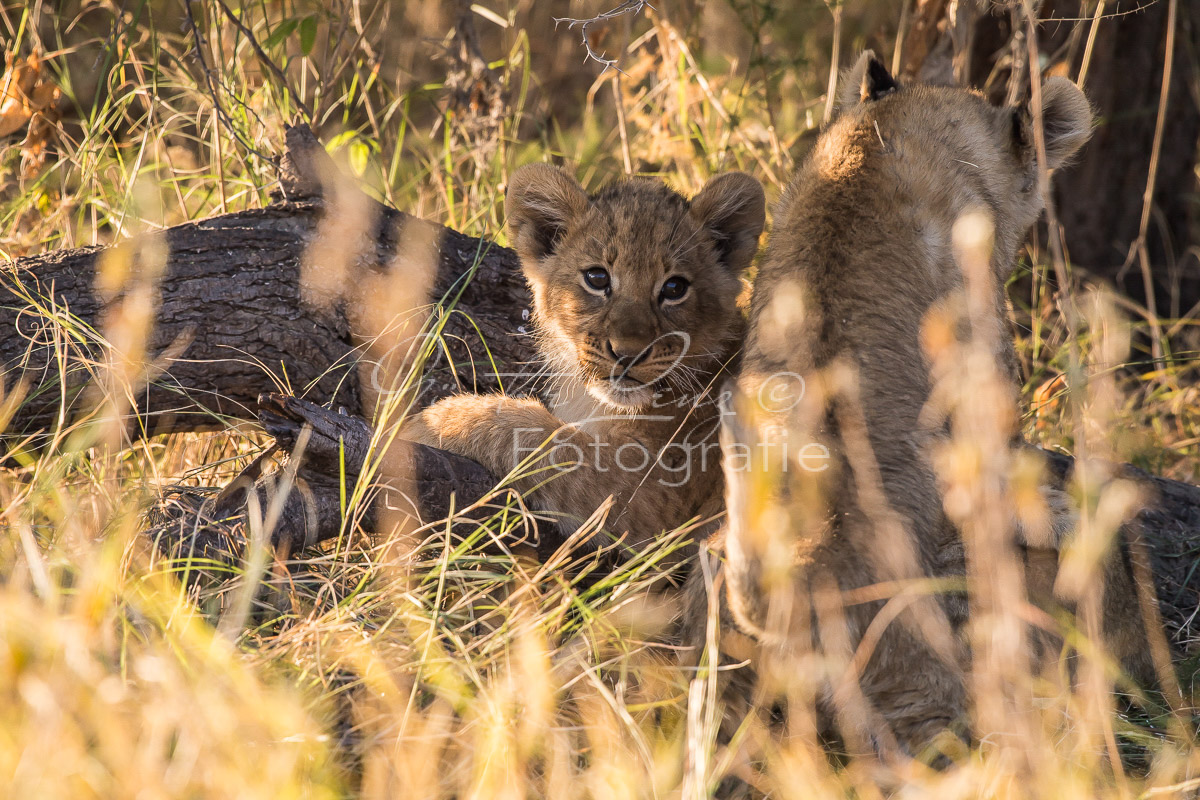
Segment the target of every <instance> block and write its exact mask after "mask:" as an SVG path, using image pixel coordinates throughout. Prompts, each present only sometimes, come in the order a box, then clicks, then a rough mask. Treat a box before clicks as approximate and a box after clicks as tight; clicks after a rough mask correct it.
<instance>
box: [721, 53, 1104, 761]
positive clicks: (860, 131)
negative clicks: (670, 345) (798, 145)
mask: <svg viewBox="0 0 1200 800" xmlns="http://www.w3.org/2000/svg"><path fill="white" fill-rule="evenodd" d="M848 75H849V80H848V81H847V84H846V89H847V91H846V93H845V94H844V95H843V97H842V103H841V110H840V112H839V115H838V117H837V118H836V119H835V120H834V121H833V122H832V123H831V124H830V126H829V127H828V128H827V129H826V130H825V131H824V132H823V133H822V134H821V136H820V138H819V139H818V141H817V142H816V144H815V146H814V148H813V151H812V153H811V155H810V157H809V158H808V159H807V161H806V162H805V163H804V164H803V165H802V166H801V167H800V168H799V170H798V172H797V174H796V176H795V177H794V179H793V181H792V183H791V185H790V187H789V188H788V190H787V192H786V194H785V196H784V199H783V201H782V202H781V205H780V209H779V211H778V213H777V214H776V216H775V227H774V231H773V233H772V235H771V239H770V242H769V245H768V248H767V252H766V255H765V257H764V261H763V263H762V265H761V268H760V272H759V275H758V277H757V279H756V282H755V285H754V296H753V301H752V305H751V312H750V327H749V332H748V337H747V344H746V352H745V356H744V361H743V367H742V371H741V375H740V378H739V388H740V392H739V395H740V397H741V403H740V405H739V412H744V413H739V418H738V419H737V420H736V421H735V422H733V424H731V425H730V426H729V429H728V433H729V434H730V437H729V443H728V444H729V448H730V451H731V452H736V450H737V448H742V449H754V448H757V447H761V446H762V445H763V444H764V443H771V442H774V443H776V444H779V443H781V442H780V440H782V439H784V438H789V437H790V439H791V444H790V446H789V451H790V452H793V453H795V452H799V451H800V449H801V447H802V446H803V445H805V444H806V443H811V442H819V443H821V444H822V445H823V446H825V447H827V448H828V450H829V452H830V455H831V458H830V464H829V468H828V469H827V470H824V471H813V470H806V469H804V468H803V464H799V463H797V462H796V459H795V458H794V457H792V458H791V459H790V460H785V459H780V460H779V461H777V462H776V463H774V464H773V465H772V467H771V469H770V470H762V469H759V468H752V469H741V470H739V469H738V468H737V463H736V462H735V461H733V460H732V459H730V461H729V462H728V463H727V468H728V474H727V483H728V490H727V492H728V508H729V520H728V527H727V529H726V532H725V538H724V548H725V565H724V580H725V585H726V586H727V590H728V600H729V610H730V612H731V613H732V616H733V618H734V620H735V621H736V622H737V625H738V627H739V628H741V629H742V630H743V631H744V632H745V633H747V634H749V635H750V636H751V637H753V638H754V639H756V640H757V641H758V642H760V643H762V644H763V645H765V647H764V649H765V650H766V651H768V652H773V653H775V654H776V658H775V660H774V662H773V666H774V669H773V670H768V671H769V672H770V671H773V672H774V673H775V674H776V675H778V674H779V672H780V670H782V671H783V672H785V673H786V672H787V671H788V670H789V669H790V670H791V671H792V673H793V674H795V673H796V672H797V667H796V666H794V665H796V664H805V663H807V664H808V665H809V667H808V668H805V667H800V668H799V672H800V673H802V674H801V675H800V677H799V678H797V679H794V680H799V683H800V686H801V687H802V688H801V689H800V691H801V692H802V694H801V696H803V692H812V693H814V694H815V695H816V697H817V698H819V699H820V703H821V705H822V706H823V708H824V709H825V711H827V712H829V713H830V714H831V715H832V716H833V717H835V718H837V721H838V727H839V729H840V730H841V732H842V733H843V734H844V735H845V736H846V737H847V739H848V740H849V741H848V742H847V743H848V744H849V745H850V746H851V747H852V748H855V749H857V748H863V749H865V750H867V751H868V752H869V751H871V750H874V751H875V752H878V753H880V754H887V753H897V752H907V753H909V754H912V755H916V754H918V753H920V752H921V751H922V749H923V748H924V747H925V746H926V745H928V744H929V743H930V742H931V741H933V740H934V739H935V737H938V736H939V734H941V733H942V731H944V730H945V729H947V728H948V727H951V728H953V727H954V726H955V725H956V724H957V723H960V722H961V720H962V719H963V718H965V716H966V711H967V693H966V690H965V687H964V680H963V668H964V664H965V660H966V654H965V653H964V652H963V651H962V649H961V646H960V643H959V639H958V636H957V635H956V634H957V631H958V628H959V627H960V626H961V625H962V623H963V621H964V620H965V617H966V612H967V608H966V604H965V600H964V597H963V596H962V595H961V594H950V595H946V594H942V595H939V596H938V597H937V599H931V598H930V597H929V595H928V594H924V595H922V594H921V593H919V592H918V593H917V596H915V597H911V598H907V599H906V598H903V597H901V598H897V602H896V603H893V604H890V605H889V606H885V603H884V601H883V599H882V597H881V595H879V594H878V592H875V591H874V590H873V589H872V588H871V587H873V586H876V585H878V584H881V583H886V582H887V581H900V582H901V583H900V584H899V585H904V584H903V582H904V581H906V580H911V579H919V578H923V577H925V576H940V577H951V578H953V577H955V576H962V575H963V574H964V569H965V567H964V552H963V544H962V539H961V535H960V533H959V531H958V530H957V529H956V527H955V526H954V525H953V524H952V523H950V522H949V520H948V519H947V517H946V513H945V511H944V510H943V498H942V493H941V491H940V487H939V480H938V476H937V474H936V472H935V469H934V466H933V462H932V450H933V449H934V447H936V446H937V445H938V444H939V443H940V442H943V441H945V440H946V438H947V436H948V432H947V430H946V428H945V427H943V426H942V425H941V423H938V422H936V421H935V423H934V424H933V425H932V426H931V424H930V422H929V420H928V418H927V415H926V414H923V411H924V410H925V407H926V404H927V402H928V401H929V399H930V396H931V392H932V389H933V381H932V378H931V374H930V366H929V362H928V360H927V356H926V353H925V348H924V344H923V341H922V335H923V334H922V330H923V323H924V322H925V320H926V317H927V315H928V314H929V312H930V311H932V310H935V309H937V308H939V307H941V306H943V304H944V303H945V302H946V301H947V300H948V299H949V298H951V297H952V296H954V295H955V294H956V293H958V292H959V291H960V290H961V289H962V287H963V282H964V279H963V274H962V270H961V268H960V266H959V264H958V263H956V259H955V257H954V254H953V251H952V229H953V227H954V225H955V223H956V222H957V221H958V220H960V219H961V218H963V217H964V215H967V214H981V215H983V217H984V218H986V220H987V221H988V223H990V226H991V227H992V229H993V231H994V245H993V248H992V254H991V262H990V268H991V273H992V278H991V282H992V291H993V294H992V296H991V297H990V299H989V302H991V303H994V311H995V314H996V318H997V319H1003V318H1004V313H1005V299H1004V290H1003V286H1004V282H1005V280H1006V278H1007V277H1008V275H1009V274H1010V272H1011V270H1012V266H1013V264H1014V263H1015V262H1016V256H1017V250H1018V248H1019V247H1020V245H1021V243H1022V241H1023V240H1024V237H1025V235H1026V233H1027V231H1028V230H1029V228H1030V226H1032V225H1033V223H1034V222H1035V221H1036V220H1037V218H1038V216H1039V214H1040V213H1041V211H1042V208H1043V198H1042V196H1041V194H1040V192H1039V189H1038V180H1037V176H1038V170H1039V166H1040V165H1039V164H1038V163H1037V158H1036V155H1035V145H1034V136H1033V131H1032V129H1031V124H1030V113H1029V109H1028V108H1025V107H1022V108H999V107H996V106H993V105H990V104H989V103H988V102H987V100H985V99H984V98H983V97H982V96H981V95H979V94H977V93H975V92H971V91H968V90H963V89H950V88H934V87H927V86H900V85H898V84H897V83H896V81H895V80H893V79H892V77H891V76H890V75H889V74H888V72H887V70H886V69H885V68H884V66H883V65H882V64H881V63H880V62H879V61H877V60H876V59H875V58H874V56H873V55H872V54H870V53H869V52H868V53H866V54H864V56H863V57H862V59H861V60H860V61H859V62H858V64H857V65H856V67H855V68H854V69H853V70H852V71H851V72H850V73H849V74H848ZM1042 97H1043V109H1044V110H1043V114H1044V121H1045V125H1044V131H1045V153H1046V157H1047V163H1046V164H1045V166H1047V167H1049V168H1051V169H1053V168H1056V167H1058V166H1060V165H1061V164H1063V162H1064V161H1066V160H1067V159H1068V158H1070V157H1071V156H1072V155H1073V154H1074V153H1075V151H1076V150H1078V149H1079V147H1081V146H1082V145H1083V144H1084V142H1086V141H1087V139H1088V137H1089V136H1090V132H1091V119H1092V117H1091V110H1090V107H1089V105H1088V103H1087V100H1086V99H1085V98H1084V96H1083V93H1082V92H1081V91H1080V90H1079V89H1078V88H1077V87H1076V86H1075V85H1074V84H1072V83H1070V82H1069V81H1067V80H1064V79H1059V78H1052V79H1050V80H1048V81H1047V82H1046V83H1045V84H1044V85H1043V86H1042ZM996 338H997V342H996V344H997V347H998V349H999V352H996V353H995V356H996V359H997V361H998V363H999V365H1000V370H1001V372H1002V373H1007V374H1010V375H1011V376H1012V377H1013V378H1014V379H1015V377H1016V372H1015V364H1016V360H1015V356H1014V355H1013V353H1012V343H1011V341H1010V340H1009V339H1008V337H1007V336H1005V335H1000V336H998V337H996ZM780 375H790V376H794V377H793V379H792V380H791V381H788V382H780V381H779V380H778V376H780ZM772 382H773V385H775V386H778V387H783V388H785V389H786V388H787V387H797V388H796V389H795V391H794V396H789V397H781V396H780V395H779V394H778V392H772V393H769V397H770V400H771V402H770V403H769V404H765V405H764V404H763V403H762V402H761V398H762V397H763V396H764V395H763V391H762V387H764V386H767V385H769V384H772ZM1016 399H1017V396H1016V392H1015V390H1014V391H1013V392H1012V402H1013V406H1014V408H1015V404H1016ZM1012 418H1013V419H1015V418H1016V415H1015V413H1014V414H1013V416H1012ZM772 470H773V472H772ZM764 498H770V499H769V500H768V501H767V502H765V503H764ZM781 548H783V549H781ZM873 592H874V593H873ZM855 596H857V598H856V599H853V598H855ZM900 600H904V601H905V602H899V601H900ZM885 608H887V611H886V612H885V613H884V612H883V610H884V609H885ZM892 613H896V614H897V616H896V618H895V619H893V618H891V617H890V616H889V614H892ZM860 643H861V646H860ZM856 651H857V652H856ZM814 652H815V653H816V654H821V653H823V654H824V655H814V657H812V658H811V659H809V660H808V661H803V660H800V658H801V655H800V654H803V653H809V654H813V653H814ZM851 658H852V659H853V660H852V663H850V664H847V665H846V666H845V670H846V674H845V675H838V674H836V671H832V674H827V675H826V677H825V678H823V679H821V678H818V679H814V678H812V677H811V675H809V674H808V673H809V672H811V671H812V670H813V669H817V670H818V671H819V670H820V669H828V665H829V664H831V663H839V662H840V661H841V660H843V659H845V660H850V659H851ZM780 659H782V660H780ZM789 664H791V665H793V666H790V667H789V666H787V665H789ZM820 664H824V665H826V666H824V667H818V666H817V665H820ZM806 669H807V670H808V671H807V672H806V671H805V670H806ZM855 673H857V675H856V677H857V680H855V677H854V676H855ZM814 682H815V683H816V684H817V685H815V686H814ZM803 687H807V688H803ZM784 691H790V692H792V693H794V692H795V691H797V689H796V687H795V686H791V687H790V688H789V689H785V690H784Z"/></svg>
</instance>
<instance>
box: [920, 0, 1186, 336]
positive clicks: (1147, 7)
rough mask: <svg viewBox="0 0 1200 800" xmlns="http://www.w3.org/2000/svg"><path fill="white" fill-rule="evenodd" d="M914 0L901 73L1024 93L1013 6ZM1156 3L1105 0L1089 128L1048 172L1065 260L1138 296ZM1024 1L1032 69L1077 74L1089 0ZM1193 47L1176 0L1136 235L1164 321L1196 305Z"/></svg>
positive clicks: (1158, 24)
mask: <svg viewBox="0 0 1200 800" xmlns="http://www.w3.org/2000/svg"><path fill="white" fill-rule="evenodd" d="M914 2H915V10H914V13H913V15H912V25H911V27H910V31H909V35H908V36H907V37H906V38H905V44H904V54H903V56H904V57H903V59H902V63H903V64H904V70H903V75H904V76H905V77H907V78H909V79H912V78H917V79H920V80H923V81H926V82H931V83H939V84H947V85H948V84H954V83H957V84H959V85H969V86H973V87H976V88H979V89H982V90H983V91H984V92H985V93H987V94H988V96H989V97H990V98H991V99H992V100H993V101H996V102H1001V101H1006V100H1007V101H1012V100H1014V99H1017V98H1019V97H1023V96H1025V95H1026V94H1027V92H1028V82H1029V77H1028V67H1027V61H1028V49H1027V44H1026V42H1025V39H1024V38H1023V37H1024V28H1023V25H1022V24H1021V20H1022V17H1021V15H1020V12H1019V11H1016V10H1015V5H1016V4H1013V3H1008V4H1007V5H1006V4H988V3H984V2H983V1H982V0H963V2H959V3H949V4H947V3H944V2H939V0H914ZM1168 5H1169V0H1160V2H1156V3H1143V4H1141V7H1139V8H1136V9H1131V8H1126V4H1124V3H1114V2H1111V0H1110V2H1107V3H1106V5H1105V8H1104V15H1103V16H1102V17H1101V19H1100V21H1099V22H1098V24H1097V27H1096V37H1095V42H1094V45H1093V48H1092V54H1091V57H1090V61H1089V64H1088V69H1087V72H1086V74H1084V75H1083V78H1084V81H1085V83H1084V90H1085V92H1086V93H1087V96H1088V99H1089V100H1091V102H1092V105H1093V106H1094V108H1095V110H1096V119H1097V122H1098V125H1097V128H1096V131H1095V133H1094V135H1093V137H1092V140H1091V141H1090V142H1089V143H1088V144H1087V146H1086V147H1085V148H1084V149H1083V151H1082V153H1081V154H1080V156H1079V158H1078V159H1077V161H1076V163H1074V164H1072V165H1070V166H1068V167H1067V168H1065V169H1063V170H1062V171H1061V174H1059V175H1057V176H1056V177H1055V181H1054V183H1055V197H1056V204H1055V205H1056V208H1057V211H1058V219H1059V222H1060V223H1061V224H1062V226H1063V228H1064V233H1065V236H1066V245H1067V250H1068V253H1069V255H1070V258H1071V261H1072V263H1073V264H1074V265H1076V266H1077V267H1080V268H1082V269H1084V270H1086V271H1087V272H1088V273H1089V274H1091V275H1094V276H1096V277H1099V278H1102V279H1105V280H1108V281H1111V282H1112V283H1113V284H1114V285H1115V287H1116V288H1117V290H1118V291H1120V292H1123V293H1124V294H1126V295H1127V296H1129V297H1130V298H1132V299H1134V300H1135V301H1137V302H1138V303H1141V304H1143V305H1144V304H1145V303H1146V300H1147V295H1146V291H1145V284H1144V282H1143V278H1142V274H1141V271H1140V269H1139V268H1138V266H1137V262H1136V261H1135V260H1132V259H1131V258H1130V248H1131V246H1132V245H1133V243H1134V242H1135V241H1136V240H1137V238H1138V234H1139V231H1140V227H1141V219H1142V198H1143V194H1144V192H1145V188H1146V181H1147V177H1148V176H1149V174H1150V170H1151V160H1152V157H1153V151H1154V147H1153V145H1154V134H1155V127H1156V124H1157V115H1158V102H1159V95H1160V90H1161V86H1162V78H1163V66H1164V62H1165V56H1166V52H1165V50H1166V43H1167V18H1168ZM1035 6H1036V7H1037V8H1038V17H1039V20H1040V22H1039V29H1038V52H1039V53H1040V54H1041V56H1042V57H1043V58H1044V59H1045V63H1044V64H1043V65H1042V72H1043V74H1044V75H1045V74H1063V75H1067V76H1068V77H1070V78H1072V79H1076V80H1078V79H1079V77H1080V72H1081V67H1082V64H1083V60H1084V54H1085V52H1086V49H1087V47H1086V44H1087V40H1088V35H1089V33H1090V32H1091V28H1092V17H1093V13H1094V11H1095V8H1096V3H1095V1H1094V0H1088V1H1087V2H1079V0H1046V1H1045V2H1042V3H1040V4H1035ZM1057 20H1063V21H1061V22H1060V21H1057ZM1198 50H1200V12H1198V11H1197V6H1196V4H1195V3H1188V2H1179V3H1178V21H1177V25H1176V31H1175V42H1174V48H1173V52H1172V53H1171V58H1172V59H1173V61H1172V64H1173V72H1172V75H1171V81H1170V87H1169V94H1168V102H1167V114H1166V118H1165V126H1164V129H1163V136H1162V146H1161V149H1160V151H1159V153H1158V160H1157V169H1156V173H1155V181H1154V191H1153V195H1152V197H1153V201H1152V205H1151V212H1152V213H1151V217H1150V220H1149V226H1148V228H1147V239H1146V242H1147V246H1148V251H1149V260H1150V264H1151V276H1152V282H1153V286H1154V294H1155V301H1156V305H1157V309H1158V313H1159V315H1160V316H1163V317H1168V318H1176V317H1179V316H1180V315H1181V314H1183V313H1186V312H1187V311H1189V310H1190V309H1192V307H1193V306H1194V305H1196V304H1197V303H1200V256H1198V255H1197V254H1196V253H1195V252H1193V251H1192V250H1191V248H1193V247H1194V245H1195V242H1196V238H1195V237H1196V234H1197V230H1198V229H1197V223H1198V222H1200V219H1198V218H1197V214H1196V211H1195V209H1196V199H1195V198H1196V195H1197V192H1198V191H1200V184H1198V182H1197V178H1196V172H1195V167H1196V164H1197V148H1198V145H1200V100H1198V99H1197V96H1196V95H1195V93H1194V91H1193V90H1194V88H1195V86H1196V85H1197V81H1198V80H1200V75H1197V73H1196V61H1195V57H1194V55H1195V53H1196V52H1197V51H1198Z"/></svg>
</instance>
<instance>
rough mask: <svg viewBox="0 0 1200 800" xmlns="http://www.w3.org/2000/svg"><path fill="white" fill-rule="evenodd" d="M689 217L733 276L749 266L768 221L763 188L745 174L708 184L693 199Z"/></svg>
mask: <svg viewBox="0 0 1200 800" xmlns="http://www.w3.org/2000/svg"><path fill="white" fill-rule="evenodd" d="M691 213H692V217H693V218H695V220H696V221H697V222H699V223H700V225H701V227H703V228H704V229H705V230H707V231H708V232H709V233H710V234H711V235H712V237H713V239H714V240H715V241H716V243H717V250H718V252H719V254H720V257H721V263H723V264H724V265H725V266H726V267H728V268H729V269H730V270H732V271H733V272H735V273H741V272H742V271H743V270H745V269H746V268H748V267H749V266H750V259H752V258H754V254H755V253H756V252H757V251H758V237H759V236H760V235H761V234H762V230H763V225H765V224H766V220H767V200H766V197H765V196H764V195H763V188H762V185H761V184H759V182H758V181H757V180H755V179H754V178H752V177H750V176H749V175H747V174H746V173H744V172H726V173H725V174H723V175H718V176H717V177H715V178H713V179H712V180H710V181H709V182H708V183H706V184H705V185H704V188H703V189H701V190H700V194H698V195H696V196H695V197H694V198H692V212H691Z"/></svg>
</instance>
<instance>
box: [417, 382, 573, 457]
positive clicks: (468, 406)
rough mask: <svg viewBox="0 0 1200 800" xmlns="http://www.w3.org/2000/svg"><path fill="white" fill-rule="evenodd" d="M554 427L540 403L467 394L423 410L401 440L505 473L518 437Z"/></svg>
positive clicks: (444, 400)
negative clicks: (416, 443) (533, 429)
mask: <svg viewBox="0 0 1200 800" xmlns="http://www.w3.org/2000/svg"><path fill="white" fill-rule="evenodd" d="M555 424H556V420H554V418H553V417H552V416H551V415H550V413H549V412H548V411H547V410H546V408H545V407H544V406H542V405H541V404H539V403H537V402H536V401H531V400H520V399H515V398H511V397H503V396H501V395H492V396H483V395H469V394H465V395H455V396H453V397H447V398H444V399H442V400H439V401H438V402H436V403H434V404H433V405H431V406H429V407H428V408H426V409H424V410H422V411H421V412H420V413H419V414H416V415H415V416H414V417H412V418H411V419H410V420H408V421H406V422H405V423H404V427H403V428H402V429H401V435H402V436H403V437H404V438H405V439H408V440H410V441H414V442H418V443H420V444H425V445H429V446H430V447H437V448H440V449H442V450H448V451H450V452H452V453H455V454H456V455H460V456H464V457H466V458H470V459H472V460H474V461H478V462H479V463H480V464H482V465H483V466H485V467H487V468H488V469H490V470H492V471H493V472H499V473H501V474H503V473H505V472H508V471H509V470H510V469H512V467H513V453H514V449H515V445H516V444H517V442H516V441H515V440H514V436H515V435H524V434H525V432H527V431H528V430H529V429H531V428H537V429H540V428H543V427H545V428H548V429H549V430H553V429H554V427H555Z"/></svg>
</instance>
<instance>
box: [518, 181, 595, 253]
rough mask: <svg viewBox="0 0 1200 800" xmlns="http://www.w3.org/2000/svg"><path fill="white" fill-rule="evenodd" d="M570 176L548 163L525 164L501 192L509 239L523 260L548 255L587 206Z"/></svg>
mask: <svg viewBox="0 0 1200 800" xmlns="http://www.w3.org/2000/svg"><path fill="white" fill-rule="evenodd" d="M588 202H589V201H588V196H587V193H586V192H584V191H583V187H582V186H580V185H579V182H578V181H577V180H575V179H574V178H573V177H571V176H570V175H568V174H567V173H566V172H565V171H563V170H561V169H559V168H558V167H552V166H550V165H549V164H527V165H526V166H524V167H521V168H520V169H518V170H517V171H516V172H514V173H513V174H512V177H511V178H510V179H509V181H508V192H507V194H505V196H504V212H505V214H506V215H507V217H508V231H509V240H510V241H511V242H512V246H513V249H514V250H516V251H517V255H519V256H520V257H521V260H522V261H540V260H542V259H543V258H545V257H546V256H549V255H551V254H552V253H553V252H554V250H555V248H557V247H558V244H559V242H561V241H562V238H563V237H564V236H566V234H567V228H568V227H569V226H570V225H571V223H572V222H573V221H574V220H575V219H576V218H577V217H578V216H580V215H581V214H583V212H584V211H586V210H587V207H588Z"/></svg>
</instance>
